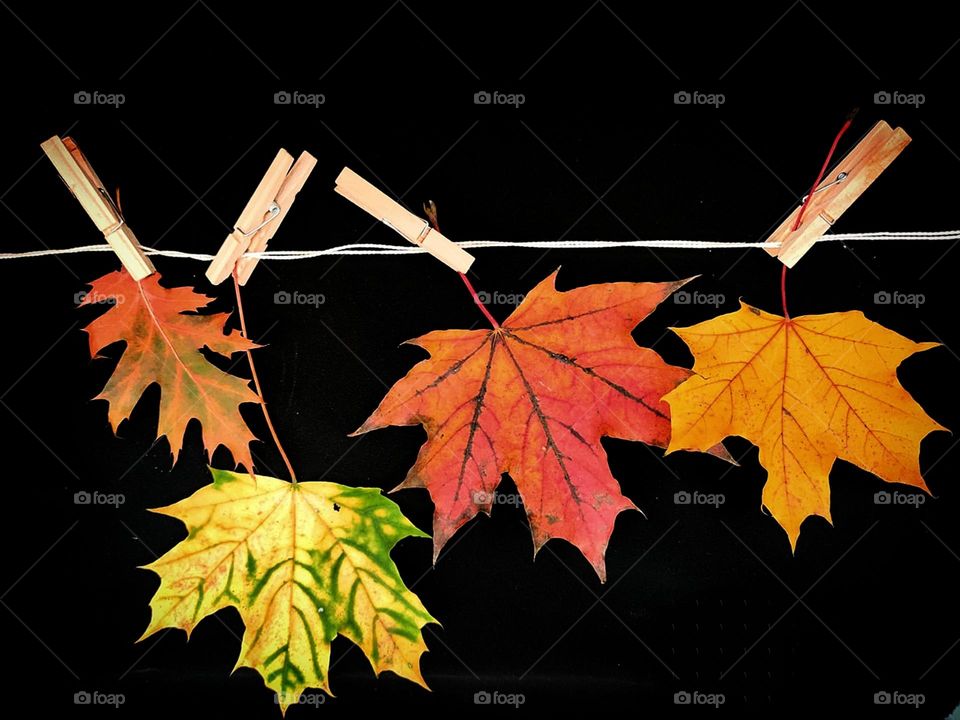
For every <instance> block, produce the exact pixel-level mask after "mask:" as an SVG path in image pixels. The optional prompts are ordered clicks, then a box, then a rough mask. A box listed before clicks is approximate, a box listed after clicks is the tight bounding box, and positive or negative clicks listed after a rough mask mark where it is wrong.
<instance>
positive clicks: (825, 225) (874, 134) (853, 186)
mask: <svg viewBox="0 0 960 720" xmlns="http://www.w3.org/2000/svg"><path fill="white" fill-rule="evenodd" d="M909 143H910V136H909V135H907V133H905V132H904V131H903V130H902V129H901V128H896V129H892V128H891V127H890V126H889V125H888V124H887V123H885V122H884V121H883V120H881V121H880V122H878V123H877V124H876V125H874V126H873V128H871V130H870V132H868V133H867V134H866V136H865V137H864V138H863V140H861V141H860V142H859V143H857V146H856V147H854V148H853V150H851V151H850V152H849V153H847V155H846V157H844V158H843V159H842V160H841V161H840V162H838V163H837V164H836V165H835V166H834V167H833V168H832V169H831V170H830V171H829V172H828V173H827V174H826V175H825V176H824V178H823V181H822V182H821V183H820V184H819V185H818V186H817V188H816V189H815V190H814V191H813V198H812V199H811V200H810V203H809V205H808V206H807V209H806V210H805V211H804V214H803V222H802V223H801V225H800V227H798V228H797V229H796V230H794V229H793V228H794V225H796V223H797V216H798V215H799V213H800V208H797V209H796V210H794V211H793V212H792V213H791V214H790V215H789V216H788V217H787V219H786V220H784V221H783V222H782V223H781V224H780V226H779V227H778V228H777V229H776V230H774V231H773V234H772V235H771V236H770V237H768V238H767V242H779V243H781V244H780V247H778V248H767V252H768V253H770V254H771V255H774V256H776V257H777V258H779V259H780V261H781V262H782V263H783V264H784V265H786V266H787V267H793V266H794V265H796V264H797V261H798V260H799V259H800V258H801V257H803V255H804V254H805V253H806V252H807V250H809V249H810V248H811V247H813V245H814V243H815V242H816V241H817V239H818V238H820V237H821V236H822V235H824V234H825V233H826V232H827V231H828V230H829V229H830V228H831V227H832V226H833V224H834V223H835V222H836V221H837V219H838V218H839V217H840V216H841V215H843V213H844V212H846V210H847V208H849V207H850V206H851V205H853V203H854V201H855V200H856V199H857V198H858V197H860V196H861V195H862V194H863V193H864V191H865V190H866V189H867V188H868V187H870V184H871V183H872V182H873V181H874V180H876V179H877V177H878V176H879V175H880V173H882V172H883V171H884V170H886V169H887V166H889V165H890V163H892V162H893V160H894V158H896V157H897V155H899V154H900V153H901V152H902V151H903V149H904V148H905V147H906V146H907V145H908V144H909ZM804 200H806V198H804Z"/></svg>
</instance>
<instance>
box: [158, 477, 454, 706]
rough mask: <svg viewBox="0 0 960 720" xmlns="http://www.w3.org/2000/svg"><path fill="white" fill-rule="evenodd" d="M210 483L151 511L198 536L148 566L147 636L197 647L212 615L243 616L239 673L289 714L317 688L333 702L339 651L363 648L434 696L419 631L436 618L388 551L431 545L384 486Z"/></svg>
mask: <svg viewBox="0 0 960 720" xmlns="http://www.w3.org/2000/svg"><path fill="white" fill-rule="evenodd" d="M211 472H212V473H213V480H214V482H213V484H212V485H207V486H206V487H203V488H201V489H200V490H198V491H197V492H196V493H194V494H193V495H192V496H191V497H189V498H187V499H186V500H182V501H180V502H178V503H175V504H173V505H170V506H169V507H165V508H160V509H158V510H155V511H154V512H158V513H161V514H163V515H169V516H170V517H174V518H177V519H179V520H181V521H183V523H184V524H185V525H186V526H187V529H188V530H189V535H188V536H187V538H186V539H185V540H183V541H182V542H180V543H179V544H178V545H176V546H174V547H173V549H171V550H170V551H169V552H168V553H166V554H165V555H163V556H162V557H160V558H158V559H157V560H155V561H154V562H152V563H150V564H149V565H146V566H145V567H146V569H149V570H152V571H154V572H155V573H157V574H158V575H159V576H160V588H159V589H158V590H157V592H156V595H155V596H154V597H153V600H151V602H150V607H151V611H152V617H151V621H150V626H149V627H148V628H147V630H146V632H145V633H144V634H143V637H142V638H140V639H141V640H143V639H144V638H147V637H149V636H150V635H152V634H153V633H155V632H157V631H158V630H161V629H163V628H181V629H183V630H185V631H186V632H187V636H188V637H189V635H190V633H191V632H192V630H193V628H194V627H195V626H196V625H197V623H199V622H200V621H201V620H202V619H203V618H204V617H206V616H208V615H211V614H213V613H215V612H217V611H218V610H220V609H221V608H225V607H228V606H230V607H235V608H237V609H238V610H239V612H240V617H241V618H242V619H243V623H244V626H245V631H244V634H243V640H242V641H241V649H240V657H239V659H238V660H237V665H236V667H238V668H239V667H249V668H252V669H254V670H256V671H257V672H258V673H260V675H262V676H263V678H264V680H265V682H266V684H267V686H268V687H269V688H271V689H272V690H274V691H275V692H276V693H277V701H278V703H279V704H280V706H281V709H282V710H283V711H284V712H285V711H286V709H287V707H288V706H290V705H292V704H296V703H297V701H298V699H299V698H300V695H301V694H302V692H303V691H304V690H305V689H306V688H308V687H317V688H322V689H323V690H325V691H326V692H327V693H330V685H329V680H328V677H327V676H328V669H329V661H330V643H331V642H332V641H333V639H334V638H335V637H336V636H337V635H338V634H339V635H343V636H345V637H347V638H349V639H350V640H351V641H353V642H354V643H356V644H357V645H358V646H359V647H360V648H361V649H362V650H363V652H364V654H365V655H366V656H367V658H368V660H369V661H370V664H371V666H372V667H373V670H374V672H376V673H377V674H378V675H379V674H380V673H381V672H383V671H384V670H391V671H393V672H394V673H396V674H397V675H400V676H401V677H404V678H407V679H409V680H412V681H413V682H416V683H419V684H420V685H423V686H424V687H426V683H425V682H424V680H423V677H422V676H421V674H420V656H421V655H422V654H423V653H424V652H425V651H426V650H427V647H426V644H425V643H424V640H423V635H422V631H421V629H422V628H423V626H424V625H426V624H427V623H434V622H436V620H434V619H433V617H431V615H430V614H429V613H428V612H427V610H426V609H425V608H424V607H423V605H422V604H421V602H420V600H419V598H417V596H416V595H414V594H413V593H412V592H410V590H408V589H407V588H406V586H405V585H404V584H403V580H402V579H401V578H400V574H399V573H398V571H397V568H396V566H395V565H394V563H393V560H392V559H391V558H390V551H391V550H392V549H393V547H394V545H396V544H397V542H399V541H400V540H402V539H404V538H407V537H428V536H427V535H426V534H425V533H423V532H421V531H420V530H418V529H417V528H416V527H415V526H414V525H412V524H411V523H410V522H409V521H408V520H407V519H406V518H405V517H404V516H403V515H402V514H401V512H400V508H398V507H397V505H396V504H395V503H393V502H392V501H390V500H388V499H387V498H385V497H384V496H383V495H382V494H381V492H380V490H379V489H378V488H352V487H346V486H344V485H338V484H336V483H329V482H301V483H299V484H294V483H288V482H285V481H283V480H277V479H276V478H272V477H265V476H262V475H258V476H256V477H251V476H250V475H244V474H240V473H233V472H229V471H227V470H214V469H211Z"/></svg>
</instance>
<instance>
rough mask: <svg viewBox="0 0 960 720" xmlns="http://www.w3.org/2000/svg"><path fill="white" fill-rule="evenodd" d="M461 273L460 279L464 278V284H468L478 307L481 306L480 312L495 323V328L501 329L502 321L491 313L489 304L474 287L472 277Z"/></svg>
mask: <svg viewBox="0 0 960 720" xmlns="http://www.w3.org/2000/svg"><path fill="white" fill-rule="evenodd" d="M459 275H460V279H461V280H463V283H464V285H466V286H467V290H468V291H469V292H470V295H471V297H473V302H474V303H476V305H477V307H478V308H480V312H482V313H483V316H484V317H485V318H487V320H489V321H490V324H491V325H493V329H494V330H499V329H500V323H498V322H497V320H496V318H495V317H493V315H491V314H490V311H489V310H487V306H486V305H484V304H483V300H481V299H480V296H479V295H477V291H476V290H474V289H473V285H472V284H471V283H470V278H468V277H467V276H466V275H465V274H464V273H459Z"/></svg>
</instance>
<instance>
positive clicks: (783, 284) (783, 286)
mask: <svg viewBox="0 0 960 720" xmlns="http://www.w3.org/2000/svg"><path fill="white" fill-rule="evenodd" d="M780 299H781V300H783V319H784V320H789V319H790V313H789V312H787V266H786V265H784V266H783V272H782V273H780Z"/></svg>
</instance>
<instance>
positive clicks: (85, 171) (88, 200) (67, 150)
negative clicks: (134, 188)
mask: <svg viewBox="0 0 960 720" xmlns="http://www.w3.org/2000/svg"><path fill="white" fill-rule="evenodd" d="M40 147H41V148H43V152H44V153H46V155H47V157H48V158H50V162H52V163H53V166H54V167H55V168H56V169H57V172H58V173H60V177H61V178H62V179H63V182H64V184H66V186H67V188H68V189H69V190H70V192H71V193H72V194H73V196H74V197H75V198H76V199H77V200H78V201H79V202H80V205H82V206H83V209H84V210H86V211H87V215H89V216H90V219H91V220H93V222H94V224H95V225H96V226H97V228H98V229H99V230H100V232H102V233H103V237H104V238H106V241H107V242H108V243H110V247H112V248H113V251H114V252H115V253H116V254H117V257H119V258H120V262H121V263H123V267H125V268H126V270H127V272H128V273H130V275H131V276H132V277H133V279H134V280H137V281H140V280H143V279H144V278H145V277H147V276H148V275H152V274H153V273H155V272H156V268H154V267H153V263H152V262H150V258H148V257H147V256H146V255H144V254H143V250H141V249H140V243H139V242H138V241H137V236H136V235H134V234H133V230H131V229H130V227H129V226H128V225H127V224H126V222H124V219H123V216H122V215H121V214H120V211H119V210H118V209H117V206H116V205H114V203H113V200H111V199H110V193H108V192H107V190H106V188H105V187H104V185H103V182H102V181H101V180H100V178H99V177H98V176H97V174H96V173H95V172H94V170H93V167H92V166H91V165H90V162H89V161H88V160H87V158H86V156H84V154H83V153H82V152H81V151H80V148H78V147H77V144H76V143H75V142H74V141H73V139H72V138H69V137H65V138H63V139H62V140H61V139H60V138H59V137H58V136H56V135H54V136H53V137H52V138H50V139H49V140H47V141H46V142H44V143H41V145H40Z"/></svg>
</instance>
